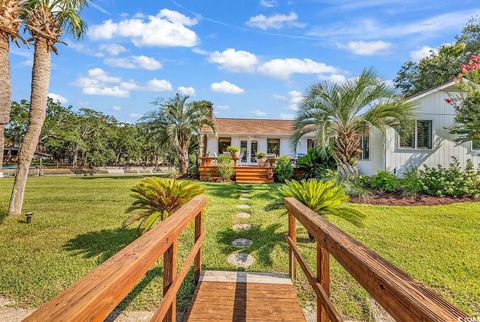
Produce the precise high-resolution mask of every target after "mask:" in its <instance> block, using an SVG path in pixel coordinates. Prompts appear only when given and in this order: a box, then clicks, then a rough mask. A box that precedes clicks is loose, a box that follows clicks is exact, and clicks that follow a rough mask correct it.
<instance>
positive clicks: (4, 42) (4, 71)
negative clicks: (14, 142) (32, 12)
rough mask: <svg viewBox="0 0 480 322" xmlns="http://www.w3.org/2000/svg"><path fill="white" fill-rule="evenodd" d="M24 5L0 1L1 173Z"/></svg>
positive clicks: (18, 2)
mask: <svg viewBox="0 0 480 322" xmlns="http://www.w3.org/2000/svg"><path fill="white" fill-rule="evenodd" d="M21 10H22V3H21V2H20V1H19V0H0V89H1V91H0V171H1V169H2V165H3V149H4V145H5V126H6V125H7V123H8V121H9V119H10V106H11V104H12V83H11V79H10V56H9V52H10V41H13V42H15V43H16V44H17V46H19V43H18V39H20V40H22V41H24V42H25V40H24V39H23V38H22V37H21V36H20V35H19V34H18V31H19V30H20V25H21V24H22V19H20V13H21Z"/></svg>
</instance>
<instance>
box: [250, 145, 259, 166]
mask: <svg viewBox="0 0 480 322" xmlns="http://www.w3.org/2000/svg"><path fill="white" fill-rule="evenodd" d="M257 152H258V141H255V140H252V141H250V162H257Z"/></svg>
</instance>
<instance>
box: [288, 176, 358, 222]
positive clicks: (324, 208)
mask: <svg viewBox="0 0 480 322" xmlns="http://www.w3.org/2000/svg"><path fill="white" fill-rule="evenodd" d="M279 190H280V192H281V193H282V195H283V196H284V197H293V198H295V199H297V200H298V201H300V202H301V203H303V204H304V205H305V206H307V207H309V208H310V209H312V210H313V211H315V212H316V213H318V214H319V215H321V216H325V215H334V216H338V217H341V218H344V219H346V220H348V221H350V222H352V223H353V224H355V225H361V222H362V219H363V218H364V217H365V215H364V214H363V213H361V212H360V211H358V210H356V209H353V208H350V207H348V206H346V204H345V203H346V202H347V201H348V200H349V197H348V196H347V195H346V194H345V192H344V191H343V189H342V187H340V186H337V185H335V184H334V183H333V182H332V181H326V182H323V181H320V180H316V179H311V180H308V181H307V180H302V181H300V182H298V181H295V180H291V181H288V180H287V181H286V183H285V185H283V186H282V187H280V188H279Z"/></svg>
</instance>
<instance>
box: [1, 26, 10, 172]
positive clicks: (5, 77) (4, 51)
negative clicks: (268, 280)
mask: <svg viewBox="0 0 480 322" xmlns="http://www.w3.org/2000/svg"><path fill="white" fill-rule="evenodd" d="M9 50H10V42H9V40H8V35H7V34H5V33H0V172H1V171H2V167H3V152H4V148H5V126H6V125H7V123H8V121H9V119H10V107H11V105H12V83H11V79H10V57H9Z"/></svg>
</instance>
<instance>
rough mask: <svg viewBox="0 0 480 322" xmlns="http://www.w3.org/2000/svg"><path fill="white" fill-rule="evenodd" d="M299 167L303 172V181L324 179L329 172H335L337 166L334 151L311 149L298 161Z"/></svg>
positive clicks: (328, 148) (327, 148)
mask: <svg viewBox="0 0 480 322" xmlns="http://www.w3.org/2000/svg"><path fill="white" fill-rule="evenodd" d="M297 167H298V168H299V169H301V170H302V172H303V174H302V178H303V179H311V178H316V179H324V178H325V177H326V175H327V171H328V170H335V169H336V168H337V165H336V163H335V160H334V159H333V154H332V149H331V148H330V147H323V148H319V149H310V150H308V153H307V154H306V155H304V156H303V157H301V158H299V159H298V161H297Z"/></svg>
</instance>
